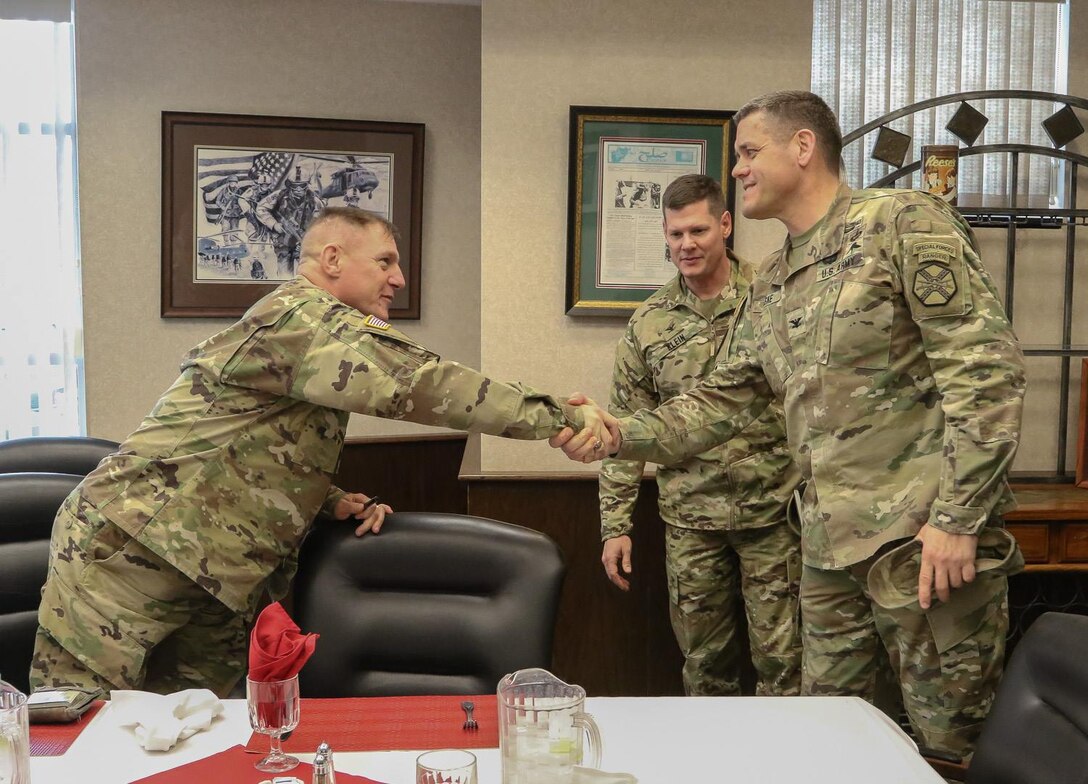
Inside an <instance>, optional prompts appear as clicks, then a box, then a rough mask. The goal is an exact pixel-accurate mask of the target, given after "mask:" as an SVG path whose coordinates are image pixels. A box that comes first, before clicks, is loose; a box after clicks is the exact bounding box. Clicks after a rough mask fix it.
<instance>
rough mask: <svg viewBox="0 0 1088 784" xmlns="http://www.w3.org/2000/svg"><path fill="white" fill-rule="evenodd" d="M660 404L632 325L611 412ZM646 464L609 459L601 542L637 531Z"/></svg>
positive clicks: (619, 358) (623, 341)
mask: <svg viewBox="0 0 1088 784" xmlns="http://www.w3.org/2000/svg"><path fill="white" fill-rule="evenodd" d="M657 403H658V397H657V392H656V390H655V389H654V384H653V375H652V374H651V372H650V368H649V367H648V366H647V365H646V361H645V358H644V357H643V354H642V349H641V347H640V346H639V344H638V341H637V339H636V336H635V331H634V328H633V325H632V324H630V323H629V324H628V325H627V330H626V331H625V332H624V334H623V337H622V338H620V342H619V344H618V345H617V346H616V363H615V367H614V369H613V371H612V391H611V393H610V395H609V400H608V410H609V411H610V412H611V413H612V414H614V415H616V416H617V417H622V416H628V415H630V414H633V413H635V412H636V411H638V410H639V409H641V408H654V407H655V406H656V405H657ZM645 467H646V464H645V463H644V462H643V461H641V460H618V459H616V458H611V457H610V458H606V459H605V460H604V461H603V462H602V464H601V472H600V474H599V476H598V485H599V495H600V504H601V539H612V538H614V537H617V536H623V535H625V534H629V533H630V532H631V530H632V528H634V523H633V515H634V511H635V502H636V501H638V491H639V488H640V486H641V485H642V473H643V470H644V469H645Z"/></svg>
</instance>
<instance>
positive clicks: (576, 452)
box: [548, 393, 620, 463]
mask: <svg viewBox="0 0 1088 784" xmlns="http://www.w3.org/2000/svg"><path fill="white" fill-rule="evenodd" d="M567 402H568V403H569V404H570V405H572V406H580V407H581V409H582V413H583V415H584V416H585V422H586V425H585V427H584V428H582V430H580V431H579V432H577V433H575V432H574V430H573V429H572V428H569V427H565V428H563V429H562V430H561V431H560V432H559V433H557V434H556V435H554V436H552V437H551V438H549V439H548V444H550V445H551V446H553V447H555V448H557V449H562V450H563V454H565V455H566V456H567V457H569V458H570V459H571V460H574V461H576V462H579V463H592V462H593V461H594V460H600V459H602V458H605V457H608V456H609V455H610V454H612V453H613V452H615V451H616V450H617V449H619V448H620V427H619V425H620V423H619V420H618V419H616V418H615V417H614V416H612V415H611V414H609V413H608V412H607V411H605V410H604V409H603V408H601V407H600V406H599V405H597V404H596V403H595V402H593V401H592V400H591V399H590V398H588V397H586V396H585V395H583V394H580V393H575V394H573V395H571V396H570V398H569V399H568V400H567Z"/></svg>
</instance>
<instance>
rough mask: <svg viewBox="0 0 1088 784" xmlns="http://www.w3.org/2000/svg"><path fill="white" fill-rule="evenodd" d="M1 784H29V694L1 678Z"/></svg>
mask: <svg viewBox="0 0 1088 784" xmlns="http://www.w3.org/2000/svg"><path fill="white" fill-rule="evenodd" d="M0 784H30V724H29V723H28V721H27V708H26V695H24V694H23V693H22V692H20V691H19V690H18V689H16V688H14V687H13V686H10V685H9V684H7V683H4V682H3V681H0Z"/></svg>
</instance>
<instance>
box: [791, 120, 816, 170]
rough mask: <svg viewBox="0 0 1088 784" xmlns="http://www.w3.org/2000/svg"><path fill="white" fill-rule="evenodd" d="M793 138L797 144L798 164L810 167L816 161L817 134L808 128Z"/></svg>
mask: <svg viewBox="0 0 1088 784" xmlns="http://www.w3.org/2000/svg"><path fill="white" fill-rule="evenodd" d="M793 138H794V141H795V143H796V144H797V163H798V164H800V165H801V166H808V165H809V164H810V163H812V162H813V160H814V159H815V155H816V134H814V133H813V132H812V131H811V130H809V129H808V128H802V129H801V130H799V131H798V132H797V133H795V134H794V135H793Z"/></svg>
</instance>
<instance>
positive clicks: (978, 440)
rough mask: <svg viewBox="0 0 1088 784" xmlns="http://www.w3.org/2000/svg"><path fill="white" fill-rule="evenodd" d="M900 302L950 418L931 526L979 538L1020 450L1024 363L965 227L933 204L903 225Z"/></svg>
mask: <svg viewBox="0 0 1088 784" xmlns="http://www.w3.org/2000/svg"><path fill="white" fill-rule="evenodd" d="M897 228H898V230H899V232H898V247H897V251H898V253H897V258H896V261H897V263H898V266H899V273H900V275H901V276H902V283H903V288H904V297H905V298H906V299H907V302H908V304H909V306H910V313H911V317H912V319H913V320H914V322H915V324H917V326H918V329H919V331H920V332H921V336H922V344H923V348H924V350H925V353H926V356H927V358H928V359H929V363H930V366H931V367H932V369H933V377H934V380H935V382H936V385H937V389H938V390H939V391H940V394H941V408H942V409H943V411H944V418H945V429H944V450H943V455H944V461H943V464H942V466H941V480H940V486H939V489H938V495H937V499H936V500H935V501H934V502H933V506H932V508H931V509H930V513H929V520H928V522H929V523H930V524H931V525H932V526H933V527H934V528H939V529H941V530H943V531H947V532H949V533H958V534H975V533H978V531H979V530H980V529H981V528H982V526H983V525H985V523H986V521H987V519H988V518H989V517H990V516H991V514H992V513H993V512H994V510H995V506H996V505H997V504H998V502H999V501H1000V500H1001V499H1002V498H1003V497H1004V494H1005V489H1006V477H1007V475H1008V470H1009V466H1010V465H1011V463H1012V459H1013V457H1014V455H1015V454H1016V448H1017V445H1018V444H1019V442H1020V418H1021V413H1022V408H1023V399H1024V387H1025V379H1024V357H1023V354H1022V353H1021V351H1020V346H1019V343H1018V341H1017V339H1016V336H1015V334H1013V330H1012V325H1011V324H1010V323H1009V320H1008V318H1007V317H1006V315H1005V311H1004V308H1003V307H1002V305H1001V303H1000V301H999V300H998V298H997V294H996V291H995V289H994V286H993V283H992V281H991V280H990V277H989V275H988V274H987V273H986V271H985V270H984V269H983V267H982V264H981V262H980V260H979V256H978V252H977V250H976V246H975V243H974V237H973V235H972V233H971V230H970V228H969V227H967V226H966V225H965V224H962V223H960V219H959V217H958V216H954V215H951V214H945V213H944V212H943V211H942V210H941V208H940V207H939V206H937V205H932V206H931V205H911V206H908V207H906V208H905V209H904V210H903V211H902V212H901V214H900V215H899V217H898V219H897Z"/></svg>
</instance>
